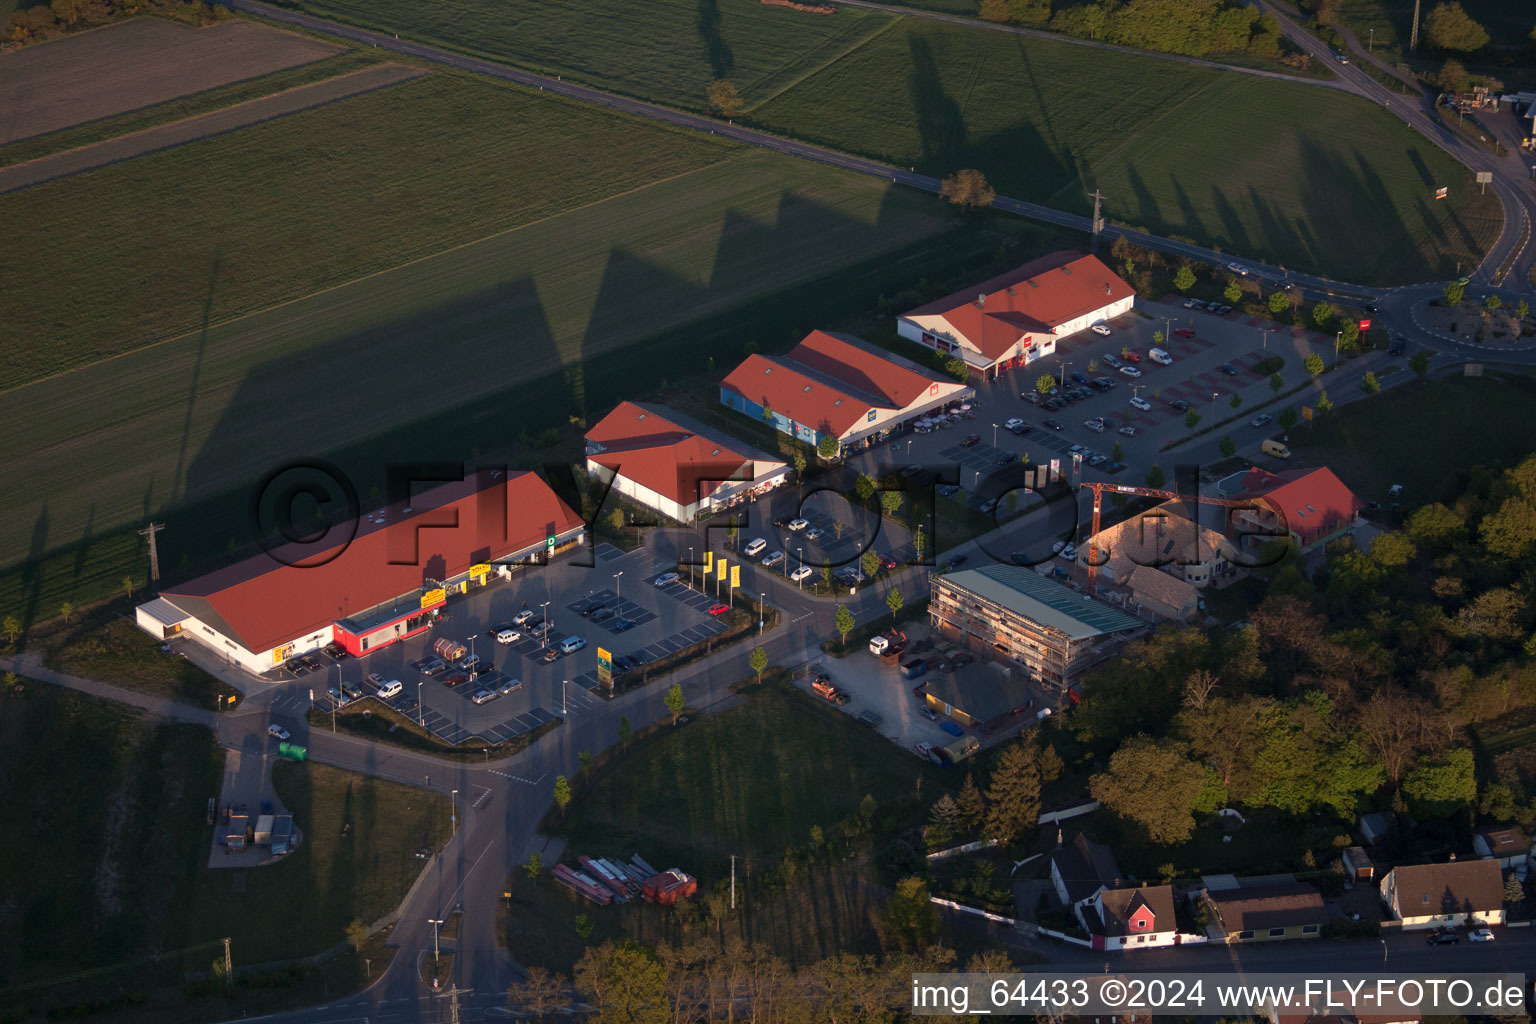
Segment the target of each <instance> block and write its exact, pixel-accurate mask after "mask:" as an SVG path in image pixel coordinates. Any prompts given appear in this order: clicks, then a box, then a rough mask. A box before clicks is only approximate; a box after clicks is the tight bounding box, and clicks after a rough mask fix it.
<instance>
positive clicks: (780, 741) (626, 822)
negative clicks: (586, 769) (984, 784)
mask: <svg viewBox="0 0 1536 1024" xmlns="http://www.w3.org/2000/svg"><path fill="white" fill-rule="evenodd" d="M959 781H960V780H959V779H958V778H955V777H953V776H952V775H945V774H944V773H943V772H941V771H940V770H939V769H938V768H936V767H934V766H933V765H929V764H927V763H925V762H923V761H919V760H918V759H917V758H915V757H913V756H912V755H910V754H908V753H907V752H906V751H905V750H902V749H901V748H899V747H897V746H895V745H894V744H892V743H891V742H890V741H889V740H886V739H883V738H881V737H880V736H879V735H878V734H877V733H875V732H874V731H873V730H871V729H869V728H868V727H866V726H864V725H862V724H860V723H859V722H857V721H856V720H855V719H854V718H853V717H852V716H850V715H845V714H843V713H841V712H839V711H837V710H836V709H834V708H832V707H830V706H827V707H823V706H822V705H820V704H817V703H814V702H813V701H812V700H811V699H810V698H809V697H806V696H805V695H803V694H801V693H799V692H797V691H792V690H791V689H789V688H788V686H787V685H785V686H783V687H776V686H772V685H765V686H764V688H763V689H762V690H757V689H755V688H751V689H748V690H747V691H746V693H745V695H744V697H743V700H742V703H741V704H740V705H738V706H736V707H733V708H731V709H729V710H727V711H724V712H722V713H720V714H718V715H706V716H697V717H695V718H694V720H693V721H691V722H689V723H688V724H687V725H683V726H680V727H678V728H677V729H676V730H668V731H665V732H662V733H661V734H659V735H658V736H657V737H656V738H654V739H653V740H651V741H650V742H647V743H645V744H642V745H640V746H639V748H638V749H637V750H635V751H634V752H633V753H630V754H628V755H627V756H624V757H621V758H616V759H614V760H613V761H610V762H609V763H607V764H606V765H604V766H602V767H601V768H599V769H598V770H597V772H596V775H595V777H594V779H593V780H592V781H591V782H590V783H588V784H582V785H579V786H578V787H577V797H576V799H575V800H574V801H573V802H572V803H571V806H570V808H569V809H568V810H567V813H566V814H565V816H564V818H563V819H562V818H561V817H560V816H559V814H558V812H552V814H551V816H550V817H549V818H548V819H546V827H547V828H548V829H550V830H551V831H552V833H553V834H555V835H559V836H562V837H564V838H565V839H566V841H567V849H568V850H569V851H570V855H571V856H572V857H574V856H575V855H576V854H577V853H587V854H589V855H595V856H606V855H609V854H614V855H618V854H623V855H624V856H628V855H630V854H633V853H639V854H640V855H641V856H642V857H644V858H645V859H646V860H647V861H649V862H650V863H651V864H652V865H654V866H655V867H656V868H658V869H662V870H665V869H666V868H668V867H680V868H682V869H683V870H684V871H687V872H689V873H691V874H695V875H697V876H698V877H699V879H700V885H701V887H703V886H708V885H712V884H713V883H714V882H715V881H716V880H718V879H720V878H723V877H727V876H728V874H729V870H730V855H731V854H733V853H734V854H736V855H738V857H742V858H748V859H750V860H752V861H753V863H754V864H756V865H758V866H760V867H763V868H768V867H771V866H773V865H774V864H776V863H777V861H778V859H779V858H780V857H782V856H783V854H784V851H785V850H787V849H789V848H790V847H801V846H805V845H807V844H809V842H810V834H811V832H810V830H811V826H812V825H820V826H821V827H822V828H823V829H824V830H827V831H831V830H833V829H835V828H836V827H837V825H838V823H839V822H841V821H842V820H843V819H845V818H847V817H848V816H850V815H853V814H856V813H857V811H858V807H859V802H860V801H861V800H862V799H863V798H864V796H865V795H866V794H868V795H871V796H873V797H874V798H875V800H876V802H877V803H878V804H879V805H880V808H881V810H880V816H881V817H891V818H896V819H903V820H904V819H906V818H908V817H910V816H911V815H912V814H913V813H914V801H915V800H916V799H917V793H918V787H919V785H921V792H922V797H921V807H920V808H917V813H918V814H919V816H921V814H922V813H923V810H925V809H926V807H927V806H928V805H929V804H931V803H932V802H933V801H934V800H936V799H938V797H939V796H940V794H942V793H944V792H946V791H949V790H951V789H953V788H955V787H956V786H957V785H958V783H959ZM663 862H665V863H663Z"/></svg>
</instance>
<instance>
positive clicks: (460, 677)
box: [443, 669, 469, 686]
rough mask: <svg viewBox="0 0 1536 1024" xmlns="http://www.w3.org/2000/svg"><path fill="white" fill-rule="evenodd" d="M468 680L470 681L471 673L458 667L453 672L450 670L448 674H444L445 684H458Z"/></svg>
mask: <svg viewBox="0 0 1536 1024" xmlns="http://www.w3.org/2000/svg"><path fill="white" fill-rule="evenodd" d="M467 682H469V673H468V672H460V671H459V670H458V669H455V670H453V671H452V672H449V673H448V674H447V675H445V676H443V685H444V686H458V685H459V684H460V683H467Z"/></svg>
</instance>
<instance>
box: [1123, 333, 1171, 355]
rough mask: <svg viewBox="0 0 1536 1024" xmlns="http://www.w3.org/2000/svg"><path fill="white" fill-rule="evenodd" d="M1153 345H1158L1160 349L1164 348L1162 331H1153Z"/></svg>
mask: <svg viewBox="0 0 1536 1024" xmlns="http://www.w3.org/2000/svg"><path fill="white" fill-rule="evenodd" d="M1152 344H1153V345H1156V346H1158V347H1162V344H1163V332H1162V331H1161V330H1157V331H1153V332H1152ZM1126 351H1127V352H1129V351H1130V349H1126Z"/></svg>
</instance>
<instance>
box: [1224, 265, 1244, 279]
mask: <svg viewBox="0 0 1536 1024" xmlns="http://www.w3.org/2000/svg"><path fill="white" fill-rule="evenodd" d="M1227 269H1228V270H1229V271H1231V272H1232V273H1234V274H1236V275H1237V276H1238V277H1247V276H1248V268H1247V267H1245V266H1243V265H1242V264H1241V263H1228V264H1227Z"/></svg>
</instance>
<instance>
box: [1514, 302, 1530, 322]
mask: <svg viewBox="0 0 1536 1024" xmlns="http://www.w3.org/2000/svg"><path fill="white" fill-rule="evenodd" d="M1530 311H1531V304H1530V303H1528V302H1526V301H1525V300H1524V299H1521V300H1520V301H1519V302H1517V303H1515V316H1517V317H1519V318H1520V319H1521V320H1524V319H1525V318H1526V316H1527V315H1528V314H1529V313H1530Z"/></svg>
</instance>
